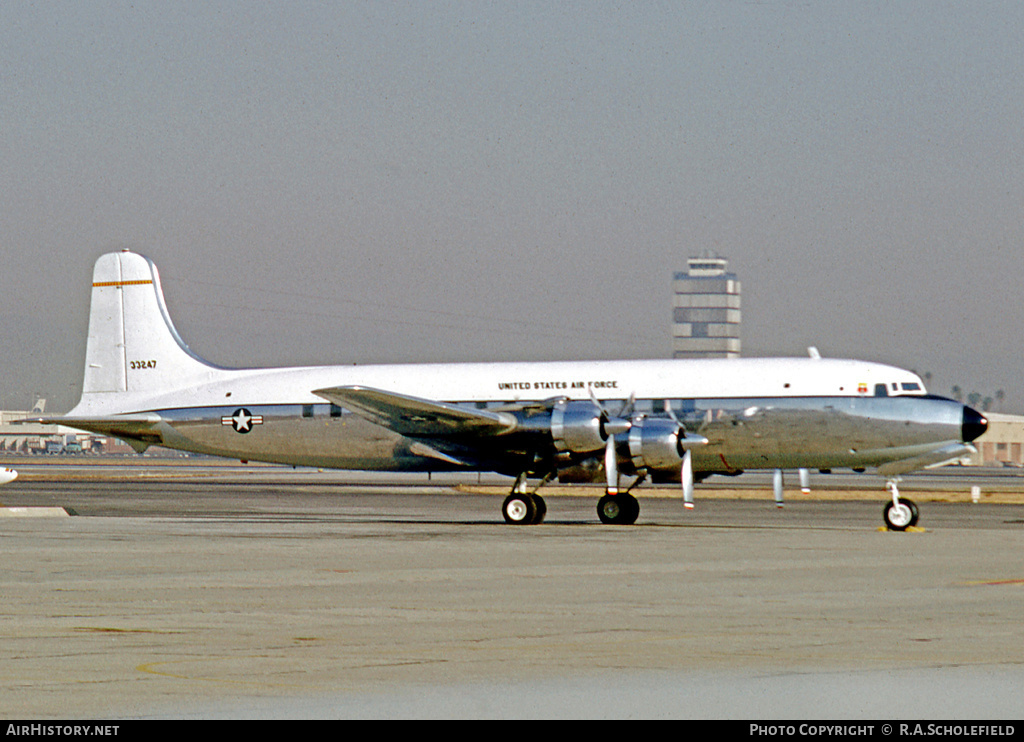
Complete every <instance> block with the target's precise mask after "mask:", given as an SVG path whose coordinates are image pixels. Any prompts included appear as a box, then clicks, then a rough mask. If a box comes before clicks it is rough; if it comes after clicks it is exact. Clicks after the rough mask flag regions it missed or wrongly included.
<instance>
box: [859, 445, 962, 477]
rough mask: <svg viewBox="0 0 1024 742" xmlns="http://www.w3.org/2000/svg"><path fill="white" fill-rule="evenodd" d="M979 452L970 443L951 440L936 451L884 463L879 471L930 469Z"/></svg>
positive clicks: (895, 472)
mask: <svg viewBox="0 0 1024 742" xmlns="http://www.w3.org/2000/svg"><path fill="white" fill-rule="evenodd" d="M977 452H978V449H976V448H975V447H974V446H972V445H971V444H970V443H961V442H960V441H950V442H949V443H948V444H946V445H945V446H942V448H937V449H935V450H934V451H930V452H928V453H924V454H921V455H920V456H914V457H913V458H909V459H903V460H901V461H892V462H890V463H888V464H883V465H882V466H880V467H878V473H879V474H881V475H882V476H885V477H892V476H897V475H899V474H906V473H908V472H912V471H917V470H918V469H929V468H932V467H936V466H942V465H943V464H949V463H952V462H954V461H956V460H957V459H961V458H963V457H964V456H969V455H970V454H972V453H977Z"/></svg>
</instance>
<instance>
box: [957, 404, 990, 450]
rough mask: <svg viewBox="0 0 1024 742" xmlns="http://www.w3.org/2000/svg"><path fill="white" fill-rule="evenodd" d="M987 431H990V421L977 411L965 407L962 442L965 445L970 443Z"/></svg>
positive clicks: (961, 429) (961, 433)
mask: <svg viewBox="0 0 1024 742" xmlns="http://www.w3.org/2000/svg"><path fill="white" fill-rule="evenodd" d="M986 430H988V420H986V419H985V417H984V416H983V415H982V414H981V413H980V412H978V411H977V410H974V409H971V408H970V407H964V421H963V424H962V425H961V426H960V435H961V440H962V441H963V442H964V443H970V442H971V441H973V440H974V439H975V438H977V437H978V436H980V435H981V434H982V433H984V432H985V431H986Z"/></svg>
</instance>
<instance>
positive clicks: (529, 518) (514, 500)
mask: <svg viewBox="0 0 1024 742" xmlns="http://www.w3.org/2000/svg"><path fill="white" fill-rule="evenodd" d="M545 509H546V508H545ZM501 514H502V515H504V516H505V522H506V523H511V524H512V525H516V526H528V525H530V524H531V523H533V522H535V519H536V517H537V503H536V502H535V500H534V498H533V496H531V495H526V494H518V493H516V492H513V493H512V494H511V495H509V496H508V497H506V498H505V502H504V503H503V504H502V506H501ZM542 517H543V516H542Z"/></svg>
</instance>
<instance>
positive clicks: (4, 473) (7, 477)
mask: <svg viewBox="0 0 1024 742" xmlns="http://www.w3.org/2000/svg"><path fill="white" fill-rule="evenodd" d="M17 478H18V472H16V471H15V470H14V469H12V468H11V467H9V466H5V467H4V468H3V470H0V484H7V483H8V482H13V481H14V480H15V479H17Z"/></svg>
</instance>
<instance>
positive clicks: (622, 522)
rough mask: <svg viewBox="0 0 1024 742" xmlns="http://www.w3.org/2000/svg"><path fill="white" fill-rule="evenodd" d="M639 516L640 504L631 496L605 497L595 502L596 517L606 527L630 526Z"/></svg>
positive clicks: (624, 494)
mask: <svg viewBox="0 0 1024 742" xmlns="http://www.w3.org/2000/svg"><path fill="white" fill-rule="evenodd" d="M639 515H640V503H639V502H637V501H636V498H635V497H633V495H629V494H626V493H622V494H618V495H605V496H604V497H602V498H601V499H600V500H598V501H597V517H598V518H600V519H601V522H602V523H604V524H606V525H613V526H628V525H632V524H633V523H636V519H637V517H638V516H639Z"/></svg>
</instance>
